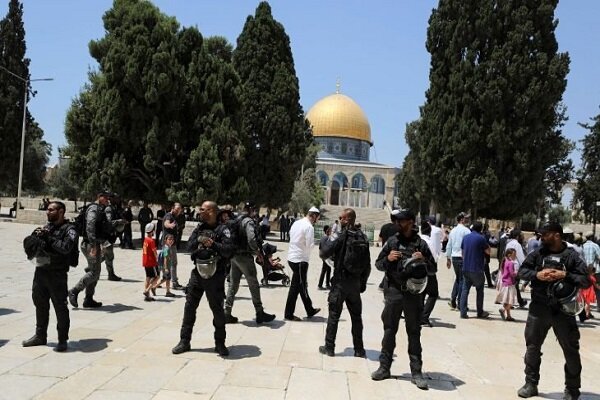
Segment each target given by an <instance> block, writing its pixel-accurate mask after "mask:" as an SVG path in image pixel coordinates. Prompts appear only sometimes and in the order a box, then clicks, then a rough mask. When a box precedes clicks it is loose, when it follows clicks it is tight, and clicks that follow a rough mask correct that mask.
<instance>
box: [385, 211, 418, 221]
mask: <svg viewBox="0 0 600 400" xmlns="http://www.w3.org/2000/svg"><path fill="white" fill-rule="evenodd" d="M394 211H395V210H394ZM391 218H392V220H397V221H400V220H403V219H410V220H412V221H414V220H415V219H416V217H415V213H414V212H412V211H411V210H409V209H407V208H406V209H403V210H400V212H398V213H395V212H392V215H391Z"/></svg>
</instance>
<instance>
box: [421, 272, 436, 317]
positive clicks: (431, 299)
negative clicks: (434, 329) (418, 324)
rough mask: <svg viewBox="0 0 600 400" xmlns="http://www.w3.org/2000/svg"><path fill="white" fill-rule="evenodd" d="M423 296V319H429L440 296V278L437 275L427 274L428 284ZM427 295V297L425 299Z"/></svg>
mask: <svg viewBox="0 0 600 400" xmlns="http://www.w3.org/2000/svg"><path fill="white" fill-rule="evenodd" d="M422 296H423V316H422V317H421V321H429V317H430V316H431V312H432V311H433V308H434V307H435V302H436V301H437V299H438V297H440V291H439V287H438V280H437V276H436V275H428V276H427V286H426V287H425V291H424V292H423V294H422ZM426 297H427V299H425V298H426Z"/></svg>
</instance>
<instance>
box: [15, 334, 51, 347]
mask: <svg viewBox="0 0 600 400" xmlns="http://www.w3.org/2000/svg"><path fill="white" fill-rule="evenodd" d="M46 343H47V340H46V338H45V337H41V336H38V335H33V336H32V337H30V338H29V339H27V340H23V343H21V344H22V345H23V347H32V346H45V345H46Z"/></svg>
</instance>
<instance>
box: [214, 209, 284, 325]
mask: <svg viewBox="0 0 600 400" xmlns="http://www.w3.org/2000/svg"><path fill="white" fill-rule="evenodd" d="M255 214H256V212H255V209H254V205H253V204H252V203H246V204H245V206H244V211H243V212H242V214H241V215H240V216H239V217H237V218H236V219H235V220H233V221H232V223H231V226H232V229H231V231H232V232H231V234H232V237H234V238H235V242H236V251H235V254H234V256H233V258H232V259H231V272H230V274H229V288H228V289H227V299H225V321H226V322H227V323H228V324H235V323H237V322H238V319H237V318H236V317H234V316H233V315H231V310H232V309H233V302H234V299H235V295H236V294H237V292H238V290H239V288H240V279H241V278H242V274H244V276H245V277H246V282H247V283H248V288H249V289H250V296H252V304H253V305H254V309H255V311H256V323H257V324H262V323H264V322H271V321H273V320H274V319H275V315H273V314H268V313H266V312H265V310H264V308H263V305H262V301H261V299H260V286H259V284H258V278H257V277H256V265H255V264H254V256H258V257H262V253H261V252H260V249H259V248H258V242H257V232H256V225H255V223H254V219H253V218H254V215H255Z"/></svg>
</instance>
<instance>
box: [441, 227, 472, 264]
mask: <svg viewBox="0 0 600 400" xmlns="http://www.w3.org/2000/svg"><path fill="white" fill-rule="evenodd" d="M469 233H471V230H470V229H469V228H467V227H466V226H464V225H463V224H458V225H456V226H455V227H454V228H453V229H452V230H451V231H450V235H448V243H447V244H446V257H448V258H451V257H462V256H463V254H462V248H461V245H462V241H463V238H464V237H465V236H466V235H468V234H469Z"/></svg>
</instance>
